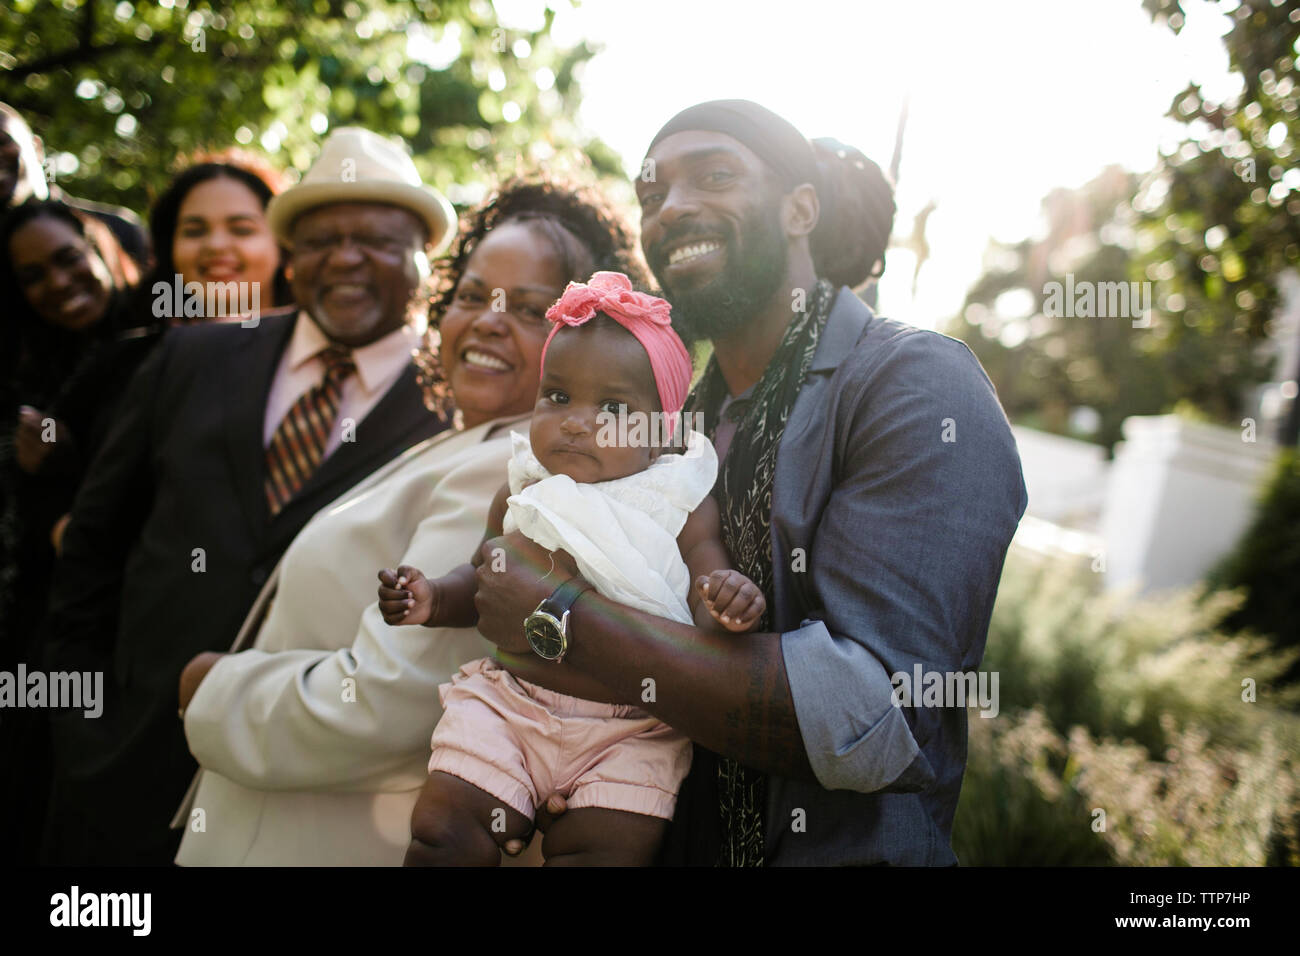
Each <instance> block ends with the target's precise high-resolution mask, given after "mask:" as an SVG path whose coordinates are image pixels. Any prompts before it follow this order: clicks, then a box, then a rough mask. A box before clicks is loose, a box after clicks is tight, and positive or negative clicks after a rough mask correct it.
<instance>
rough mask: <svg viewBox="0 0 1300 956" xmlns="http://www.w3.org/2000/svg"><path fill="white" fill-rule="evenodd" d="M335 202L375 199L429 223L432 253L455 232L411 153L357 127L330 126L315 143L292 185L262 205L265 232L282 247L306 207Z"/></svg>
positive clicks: (448, 209) (442, 200)
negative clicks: (317, 145)
mask: <svg viewBox="0 0 1300 956" xmlns="http://www.w3.org/2000/svg"><path fill="white" fill-rule="evenodd" d="M336 202H377V203H386V204H387V205H390V206H401V207H402V208H403V209H409V210H410V211H411V212H413V213H415V214H416V215H417V216H419V217H420V219H422V220H423V221H424V223H425V224H426V225H427V226H428V227H429V244H430V245H431V246H433V254H434V255H437V254H438V253H440V252H442V250H443V249H445V248H446V247H447V246H448V244H450V242H451V240H452V238H453V237H454V236H455V233H456V223H457V220H456V211H455V210H454V209H452V206H451V203H449V202H448V201H447V199H446V197H444V196H443V195H442V193H440V192H438V191H437V190H436V189H434V188H433V187H431V186H426V185H424V183H423V182H422V181H421V180H420V174H419V173H418V172H416V170H415V163H414V162H412V161H411V157H410V156H408V155H407V153H406V151H405V150H404V149H403V148H402V147H401V146H400V145H399V144H397V143H395V142H393V141H392V140H390V139H387V138H386V137H383V136H380V135H379V134H378V133H372V132H371V131H370V130H368V129H362V128H361V127H360V126H344V127H340V128H339V129H336V130H335V131H334V132H333V133H331V134H330V135H329V136H328V137H326V139H325V142H323V143H322V144H321V148H320V156H318V157H317V158H316V162H314V163H313V164H312V167H311V169H309V170H308V171H307V175H305V176H303V177H302V181H301V182H299V183H298V184H297V185H296V186H292V187H290V188H289V189H286V190H285V191H284V192H282V193H280V195H278V196H276V197H274V198H273V199H272V200H271V202H270V204H269V205H268V206H267V207H266V220H267V224H268V225H269V226H270V227H271V234H272V235H274V236H275V238H276V240H277V241H279V242H280V243H281V244H282V245H284V246H285V247H289V246H291V245H292V243H291V242H290V238H289V234H290V232H291V231H292V229H293V223H294V220H295V219H297V218H298V217H299V216H301V215H302V214H303V213H304V212H306V211H307V210H308V209H312V208H315V207H316V206H324V205H327V204H329V203H336Z"/></svg>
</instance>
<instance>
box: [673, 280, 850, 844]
mask: <svg viewBox="0 0 1300 956" xmlns="http://www.w3.org/2000/svg"><path fill="white" fill-rule="evenodd" d="M834 299H835V290H834V287H833V286H832V285H831V283H830V282H828V281H827V280H825V279H820V280H818V282H817V285H816V286H815V287H814V288H813V289H812V291H811V294H810V295H809V302H808V304H807V308H806V309H805V310H804V311H803V312H801V313H798V314H796V316H795V318H794V320H793V321H791V323H790V325H789V326H788V327H787V328H786V331H785V335H784V336H783V337H782V339H781V344H780V345H779V346H778V347H777V350H776V353H775V354H774V355H773V356H772V360H771V361H770V362H768V364H767V368H766V370H764V372H763V377H762V378H761V379H759V380H758V383H757V384H756V385H755V386H754V388H753V391H752V394H751V396H750V397H749V398H748V399H747V400H744V401H736V402H733V403H732V405H731V406H730V407H729V408H728V409H727V415H728V417H729V418H731V419H732V420H735V421H737V427H736V432H735V436H734V437H733V438H732V441H731V445H730V447H729V448H728V450H727V457H726V459H725V460H724V461H723V463H722V468H721V469H720V470H719V474H718V480H717V484H716V485H714V488H713V497H714V498H715V499H717V502H718V510H719V511H720V512H721V515H722V542H723V544H725V545H726V546H727V551H728V553H730V555H731V562H732V566H733V567H734V568H735V569H736V570H738V571H740V572H741V573H742V574H744V575H745V576H747V577H748V578H749V579H750V580H751V581H753V582H754V583H755V584H757V585H758V586H759V587H760V588H762V590H763V595H764V597H766V598H767V607H768V613H769V614H770V613H771V610H772V608H774V607H775V606H776V598H775V595H774V594H773V593H772V479H773V476H774V475H775V473H776V452H777V448H778V447H779V446H780V444H781V435H782V434H783V433H784V432H785V423H786V420H787V419H788V418H789V417H790V411H791V409H793V408H794V403H795V399H796V398H798V396H799V390H800V389H801V388H802V387H803V383H804V379H805V378H806V377H807V375H808V369H809V368H810V367H811V366H812V360H813V353H815V352H816V351H817V342H818V340H819V339H820V338H821V333H822V329H823V328H825V327H826V320H827V319H828V318H829V317H830V312H831V303H832V302H833V301H834ZM726 396H727V385H726V382H724V381H723V378H722V372H721V371H720V370H719V368H718V362H717V358H716V357H713V358H710V359H709V364H708V367H707V368H706V369H705V370H704V375H703V376H702V377H701V378H700V381H699V384H698V385H696V387H695V390H694V391H693V392H692V393H691V395H690V397H689V398H688V399H687V401H686V408H687V410H688V411H692V412H700V413H703V416H704V431H705V434H707V435H708V436H709V438H710V439H712V438H713V437H714V436H715V435H716V433H717V429H718V424H719V410H720V408H721V406H722V402H723V400H724V399H725V398H726ZM767 626H768V619H767V615H766V614H765V615H764V618H763V620H761V621H760V622H759V625H758V629H759V630H765V629H766V628H767ZM699 749H700V748H697V752H698V750H699ZM716 759H717V788H718V789H717V794H718V801H717V802H718V806H717V811H718V816H719V824H720V827H721V840H722V845H721V849H720V853H719V856H718V860H717V864H718V865H719V866H762V865H763V804H764V800H765V796H766V790H767V787H766V778H765V777H764V776H763V774H761V773H758V772H757V771H754V770H751V769H749V768H748V767H745V766H742V765H741V764H739V763H737V762H736V761H734V760H731V759H729V758H727V757H717V758H716Z"/></svg>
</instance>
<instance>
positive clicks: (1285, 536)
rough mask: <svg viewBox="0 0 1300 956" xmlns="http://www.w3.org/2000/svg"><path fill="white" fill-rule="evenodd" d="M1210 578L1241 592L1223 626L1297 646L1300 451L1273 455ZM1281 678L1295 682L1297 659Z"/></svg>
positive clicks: (1299, 634)
mask: <svg viewBox="0 0 1300 956" xmlns="http://www.w3.org/2000/svg"><path fill="white" fill-rule="evenodd" d="M1210 580H1211V582H1212V583H1213V584H1214V585H1215V586H1218V587H1223V588H1243V589H1244V590H1245V594H1246V599H1245V601H1244V603H1243V604H1242V605H1241V606H1240V607H1239V608H1237V609H1236V610H1235V611H1234V612H1233V613H1232V614H1230V615H1229V616H1228V617H1227V618H1226V619H1225V621H1224V622H1223V624H1224V627H1225V628H1226V629H1228V630H1231V631H1253V632H1254V633H1256V634H1266V635H1268V636H1269V637H1270V638H1271V640H1272V641H1273V643H1274V645H1275V646H1277V647H1281V648H1295V647H1300V455H1297V453H1296V450H1295V449H1294V448H1288V449H1285V450H1283V451H1282V453H1281V454H1280V455H1279V456H1278V460H1277V464H1276V465H1275V466H1274V469H1273V473H1272V475H1271V476H1270V478H1269V480H1268V482H1267V484H1266V485H1265V487H1264V491H1263V494H1262V495H1261V497H1260V501H1259V505H1258V508H1257V510H1256V512H1255V518H1254V521H1253V522H1252V523H1251V526H1250V527H1249V528H1248V529H1247V530H1246V533H1245V534H1244V535H1242V537H1241V541H1240V542H1238V544H1237V546H1236V548H1235V549H1234V550H1233V552H1232V553H1231V554H1230V555H1229V556H1228V557H1227V558H1226V559H1225V560H1224V561H1223V563H1222V564H1221V565H1220V566H1219V567H1218V568H1217V569H1216V570H1215V572H1214V573H1213V574H1212V575H1211V578H1210ZM1286 677H1287V679H1288V680H1290V681H1296V680H1300V661H1298V662H1297V663H1296V664H1295V665H1293V666H1292V667H1291V669H1290V670H1289V671H1288V673H1287V675H1286Z"/></svg>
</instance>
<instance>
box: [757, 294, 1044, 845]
mask: <svg viewBox="0 0 1300 956" xmlns="http://www.w3.org/2000/svg"><path fill="white" fill-rule="evenodd" d="M1026 503H1027V496H1026V493H1025V485H1024V481H1023V479H1022V476H1021V471H1020V456H1019V454H1018V452H1017V450H1016V443H1015V439H1014V438H1013V437H1012V434H1011V429H1010V427H1009V426H1008V424H1007V419H1006V416H1005V414H1004V413H1003V411H1002V408H1001V406H1000V405H999V404H998V400H997V395H996V393H995V392H994V390H993V386H992V384H991V383H990V382H989V380H988V377H987V376H986V375H985V374H984V370H983V369H982V368H981V367H980V364H979V362H978V361H977V360H976V358H975V356H974V355H973V354H972V353H971V351H970V349H968V348H967V347H966V346H965V345H964V344H963V343H961V342H959V341H957V340H956V339H952V338H948V337H947V336H944V335H939V334H937V333H935V332H929V331H925V330H922V329H917V328H913V327H911V326H908V325H905V324H903V323H900V322H895V321H891V320H887V319H881V318H877V317H875V316H873V315H872V314H871V312H870V310H869V309H868V308H867V307H866V305H864V304H863V303H862V301H861V300H860V299H858V298H857V297H856V296H855V295H854V294H853V293H852V291H851V290H849V289H841V290H840V291H839V293H838V295H837V298H836V301H835V305H834V308H833V309H832V311H831V315H830V318H829V319H828V321H827V324H826V328H825V330H824V331H823V333H822V337H821V340H820V342H819V343H818V346H817V352H816V354H815V356H814V358H813V363H812V368H811V369H810V371H809V374H808V378H807V380H806V382H805V383H804V386H803V388H802V390H801V391H800V392H799V397H798V399H797V400H796V402H795V406H794V409H793V410H792V412H791V414H790V419H789V421H788V423H787V424H786V428H785V432H784V434H783V435H782V438H781V445H780V448H779V450H778V455H777V464H776V476H775V479H774V482H773V492H772V563H773V574H774V579H773V589H774V592H775V607H774V609H773V612H772V618H771V620H772V622H773V629H774V630H778V631H780V632H782V637H781V648H782V651H783V654H784V657H785V666H786V672H787V674H788V676H789V681H790V690H791V693H792V695H793V697H794V704H795V710H796V712H797V715H798V719H799V728H800V731H801V732H802V734H803V740H804V744H805V746H806V748H807V751H808V757H809V760H810V762H811V764H812V768H813V770H814V772H815V773H816V775H817V779H818V780H819V781H820V783H821V785H820V786H818V785H817V784H813V783H805V782H802V781H797V780H787V779H784V778H777V777H770V778H769V779H768V783H767V807H766V818H765V820H766V823H765V834H766V854H765V856H766V861H767V863H768V865H818V864H873V863H892V864H904V865H949V864H953V863H955V862H956V856H955V855H954V854H953V852H952V847H951V835H952V821H953V813H954V811H955V810H956V806H957V797H958V794H959V793H960V790H961V778H962V773H963V771H964V770H965V766H966V730H967V728H966V710H965V708H964V707H934V706H930V707H923V706H912V707H895V706H894V703H893V696H894V686H893V684H892V683H891V676H892V675H893V674H895V673H898V672H905V673H907V674H908V675H913V673H914V667H915V665H916V664H918V663H919V664H920V665H921V667H922V669H923V671H927V672H928V671H935V672H939V673H943V674H947V673H950V672H959V671H972V670H974V669H976V668H977V667H978V666H979V663H980V660H981V658H982V657H983V654H984V642H985V639H986V637H987V635H988V625H989V617H990V615H991V613H992V609H993V598H994V596H995V594H996V593H997V587H998V580H999V578H1000V576H1001V572H1002V563H1003V559H1004V558H1005V556H1006V549H1007V546H1008V544H1009V543H1010V541H1011V536H1012V534H1013V533H1014V532H1015V529H1016V525H1017V523H1018V522H1019V520H1020V516H1021V515H1022V514H1023V513H1024V510H1025V505H1026Z"/></svg>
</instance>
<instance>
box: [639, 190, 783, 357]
mask: <svg viewBox="0 0 1300 956" xmlns="http://www.w3.org/2000/svg"><path fill="white" fill-rule="evenodd" d="M780 215H781V213H780V207H779V206H778V205H776V204H764V205H761V206H758V207H756V208H755V209H753V210H751V211H750V212H749V213H748V214H746V216H745V218H744V219H743V220H742V221H741V224H740V231H739V234H738V235H737V236H735V237H734V238H731V239H728V240H727V241H726V245H725V252H726V256H727V264H726V266H725V267H724V268H723V270H722V272H721V273H719V274H718V275H717V276H716V277H715V278H714V279H713V280H712V281H711V282H709V283H707V284H706V285H703V286H700V287H699V288H697V289H687V290H682V291H676V290H674V289H672V288H671V287H670V286H669V285H668V283H667V282H665V281H664V280H663V279H662V278H661V274H662V272H663V263H662V260H660V262H658V263H656V264H655V265H656V266H657V267H656V269H655V276H656V278H658V279H659V284H660V285H661V286H663V289H664V295H665V296H666V298H667V299H668V301H669V303H670V304H671V305H672V307H673V328H674V329H676V330H677V333H678V334H679V335H680V336H681V337H682V338H683V339H685V340H686V341H687V342H688V343H690V342H698V341H699V340H701V339H714V338H717V337H719V336H722V335H726V334H727V333H729V332H735V331H737V330H739V329H742V328H744V327H745V326H746V325H747V324H748V323H749V321H750V320H751V319H752V318H753V317H754V316H755V315H757V314H758V313H759V312H760V311H762V310H763V309H764V308H766V307H767V306H768V305H769V304H770V303H771V301H772V296H774V295H775V294H776V293H777V291H778V290H779V289H780V288H781V283H782V282H784V281H785V273H786V265H787V262H788V259H789V249H788V248H787V246H786V241H785V231H784V230H783V229H782V228H781V219H780ZM678 238H681V235H680V234H677V235H673V234H670V235H668V236H665V238H664V241H663V242H661V243H660V247H661V248H662V247H663V246H664V245H666V244H667V242H669V241H673V240H676V239H678Z"/></svg>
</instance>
